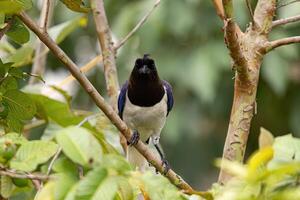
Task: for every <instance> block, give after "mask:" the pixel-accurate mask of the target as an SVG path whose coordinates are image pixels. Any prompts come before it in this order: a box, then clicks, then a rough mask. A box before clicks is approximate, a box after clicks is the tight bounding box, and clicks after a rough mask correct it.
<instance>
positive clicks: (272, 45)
mask: <svg viewBox="0 0 300 200" xmlns="http://www.w3.org/2000/svg"><path fill="white" fill-rule="evenodd" d="M294 43H300V36H294V37H288V38H282V39H278V40H274V41H271V42H268V43H267V44H266V52H269V51H271V50H273V49H275V48H277V47H281V46H284V45H288V44H294Z"/></svg>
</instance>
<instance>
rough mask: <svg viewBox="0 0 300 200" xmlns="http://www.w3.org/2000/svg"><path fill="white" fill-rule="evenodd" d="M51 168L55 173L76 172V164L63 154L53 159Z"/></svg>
mask: <svg viewBox="0 0 300 200" xmlns="http://www.w3.org/2000/svg"><path fill="white" fill-rule="evenodd" d="M52 169H53V171H55V172H57V173H70V174H75V175H77V173H78V169H77V166H76V164H75V163H73V162H71V160H69V159H68V158H66V157H64V156H62V157H60V158H59V159H57V160H56V161H55V163H54V165H53V168H52Z"/></svg>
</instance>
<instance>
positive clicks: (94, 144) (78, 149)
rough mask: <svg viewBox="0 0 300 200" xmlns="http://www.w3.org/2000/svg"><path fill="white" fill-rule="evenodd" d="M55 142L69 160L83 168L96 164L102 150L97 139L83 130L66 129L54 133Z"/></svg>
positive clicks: (78, 128)
mask: <svg viewBox="0 0 300 200" xmlns="http://www.w3.org/2000/svg"><path fill="white" fill-rule="evenodd" d="M56 141H57V142H58V144H59V145H60V146H61V147H62V149H63V152H64V153H65V155H66V156H68V157H69V158H70V159H71V160H73V161H74V162H76V163H79V164H81V165H82V166H85V167H91V166H94V165H96V164H98V163H99V162H100V161H101V159H102V148H101V145H100V144H99V143H98V141H97V139H96V138H95V137H94V136H93V135H92V134H91V133H90V132H89V131H88V130H87V129H85V128H81V127H72V126H71V127H68V128H65V129H62V130H59V131H58V132H57V133H56Z"/></svg>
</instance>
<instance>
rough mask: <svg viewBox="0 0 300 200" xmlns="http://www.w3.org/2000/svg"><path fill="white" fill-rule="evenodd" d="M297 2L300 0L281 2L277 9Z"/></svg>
mask: <svg viewBox="0 0 300 200" xmlns="http://www.w3.org/2000/svg"><path fill="white" fill-rule="evenodd" d="M296 2H300V0H294V1H290V2H286V3H282V4H279V5H278V6H277V9H279V8H282V7H285V6H288V5H290V4H293V3H296Z"/></svg>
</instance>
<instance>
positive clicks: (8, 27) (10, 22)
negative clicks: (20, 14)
mask: <svg viewBox="0 0 300 200" xmlns="http://www.w3.org/2000/svg"><path fill="white" fill-rule="evenodd" d="M13 22H14V17H12V18H11V19H10V20H9V21H8V22H7V23H6V25H5V27H4V28H2V29H0V40H1V39H2V37H3V36H4V34H5V33H6V32H7V31H8V30H9V29H10V27H11V25H12V24H13Z"/></svg>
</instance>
